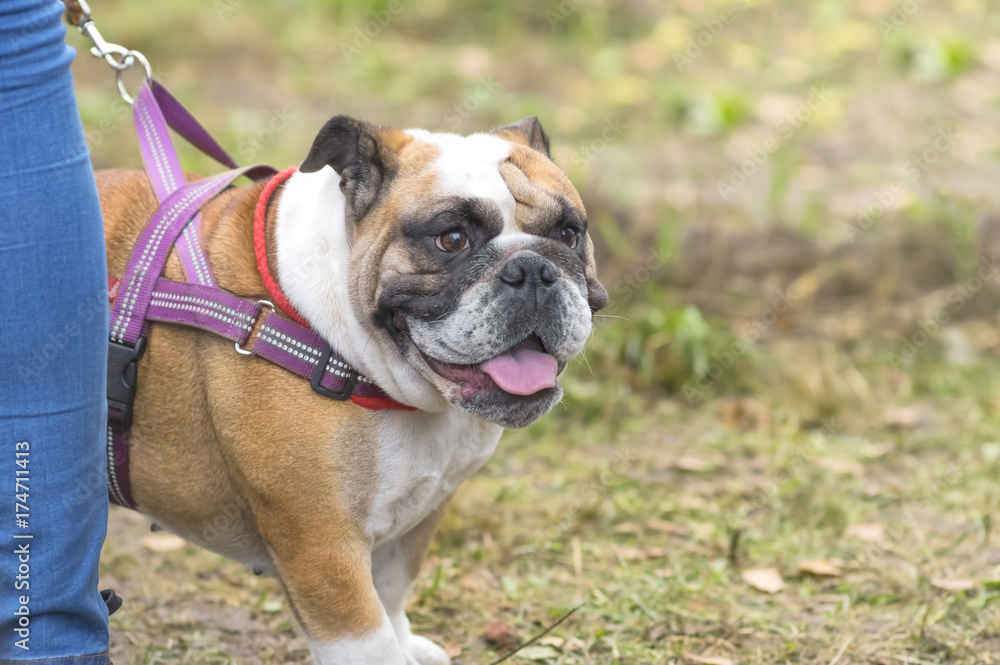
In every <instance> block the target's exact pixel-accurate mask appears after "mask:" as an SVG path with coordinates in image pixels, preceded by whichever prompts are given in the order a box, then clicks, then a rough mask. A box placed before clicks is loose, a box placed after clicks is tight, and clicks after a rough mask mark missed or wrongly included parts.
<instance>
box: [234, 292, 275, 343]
mask: <svg viewBox="0 0 1000 665" xmlns="http://www.w3.org/2000/svg"><path fill="white" fill-rule="evenodd" d="M257 304H258V305H259V307H258V308H257V313H256V314H254V317H253V321H251V322H250V332H249V333H248V337H247V344H249V343H250V338H249V335H252V334H253V329H254V328H256V327H257V322H258V321H260V317H261V316H263V315H264V308H268V309H270V310H271V311H272V312H273V311H274V303H273V302H271V301H270V300H258V301H257ZM257 334H258V335H259V334H260V331H258V332H257ZM233 346H234V347H235V348H236V353H238V354H240V355H241V356H252V355H253V349H252V348H251V349H244V348H243V347H242V346H240V343H239V342H235V343H234V344H233Z"/></svg>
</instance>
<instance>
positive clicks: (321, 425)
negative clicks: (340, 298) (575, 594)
mask: <svg viewBox="0 0 1000 665" xmlns="http://www.w3.org/2000/svg"><path fill="white" fill-rule="evenodd" d="M97 181H98V186H99V190H100V195H101V206H102V209H103V211H104V219H105V232H106V234H107V238H108V245H107V246H108V266H109V272H110V273H111V274H113V275H119V276H120V275H121V274H122V273H123V272H124V269H125V267H126V264H127V263H128V259H129V256H130V255H131V251H132V245H133V243H134V242H135V240H136V239H137V238H138V236H139V235H140V233H141V232H142V229H143V228H144V227H145V225H146V223H147V222H148V220H149V219H150V218H151V217H152V215H153V214H154V212H155V210H156V205H157V204H156V201H155V199H154V195H153V192H152V189H151V188H150V186H149V183H148V181H147V179H146V176H145V175H144V174H143V173H141V172H125V171H104V172H100V173H98V176H97ZM261 188H262V185H259V184H255V185H249V186H246V187H241V188H236V189H232V190H229V191H226V192H224V193H222V194H221V195H219V196H218V197H217V198H216V199H215V200H214V201H212V202H211V203H210V204H208V205H207V206H206V207H205V208H204V210H203V217H202V218H203V222H202V234H203V235H202V242H203V246H204V248H205V250H206V252H207V253H208V255H209V260H210V261H211V263H212V267H213V270H214V273H215V276H216V280H217V281H218V283H219V286H221V287H222V288H224V289H227V290H230V291H232V292H234V293H236V294H238V295H241V296H245V297H249V298H266V297H267V293H266V290H265V289H264V286H263V284H262V282H261V280H260V277H259V275H258V273H257V267H256V262H255V259H254V254H253V212H254V208H255V205H256V202H257V198H258V195H259V193H260V191H261ZM165 273H166V274H165V276H166V277H167V278H169V279H174V280H182V279H183V272H182V268H181V265H180V261H179V259H178V258H177V256H176V252H175V253H174V255H172V256H171V258H170V260H169V261H168V264H167V268H166V271H165ZM148 342H149V347H148V351H147V353H146V357H145V358H144V359H143V361H142V363H141V366H140V369H139V391H138V394H137V397H136V405H135V413H136V420H135V424H134V425H133V428H132V431H131V447H130V478H131V481H132V487H133V492H134V497H135V499H136V501H137V502H138V503H139V505H140V506H141V508H142V509H143V511H144V512H146V513H147V514H148V515H150V516H151V517H152V518H153V519H155V520H157V521H158V522H162V523H163V524H164V525H165V526H167V527H169V528H171V529H172V530H175V531H177V532H178V533H181V534H182V535H185V536H187V537H189V538H191V539H192V540H194V541H195V542H201V543H203V544H212V543H208V542H206V541H208V540H210V538H209V537H208V536H218V534H219V533H220V531H222V532H225V533H227V534H237V536H238V537H237V538H236V540H237V541H238V542H236V543H232V544H225V546H224V547H229V546H231V547H233V548H236V549H241V551H242V552H251V553H258V554H259V555H260V556H262V557H266V556H267V555H268V554H270V555H271V557H272V559H273V560H274V562H275V564H276V567H277V570H278V574H279V576H280V578H281V580H282V583H283V584H284V586H285V588H286V589H287V591H288V595H289V598H290V599H291V603H292V606H293V608H294V610H295V613H296V615H297V616H298V618H299V620H300V622H301V623H302V625H303V627H304V629H305V630H306V631H307V632H308V633H309V634H310V635H311V636H313V637H315V638H317V639H321V640H333V639H336V638H337V637H340V636H343V635H345V634H350V635H362V634H364V633H367V632H369V631H371V630H374V629H375V628H377V627H378V626H379V625H380V623H381V621H382V607H381V604H380V602H379V599H378V596H377V595H376V593H375V590H374V587H373V585H372V581H371V571H370V567H371V552H370V551H369V546H368V544H367V542H366V540H365V538H364V535H363V534H362V533H361V526H360V524H361V523H362V520H361V518H360V517H359V516H361V515H363V514H365V513H366V512H367V509H368V504H369V503H370V502H371V501H372V500H373V497H372V491H373V488H372V487H370V486H366V485H367V483H369V482H371V481H370V479H372V478H373V477H374V475H375V461H374V457H373V454H374V453H372V455H368V456H367V457H366V456H365V451H366V443H368V446H367V448H368V449H371V447H372V446H373V444H372V443H371V437H370V432H372V430H373V425H372V418H373V416H372V412H369V411H366V410H365V409H362V408H360V407H358V406H356V405H354V404H352V403H350V402H347V403H331V402H330V400H328V399H325V398H323V397H321V396H319V395H316V394H315V393H313V392H312V391H311V389H310V387H309V383H308V382H306V381H303V380H301V379H299V378H298V377H296V376H294V375H292V374H291V373H289V372H286V371H285V370H283V369H281V368H279V367H277V366H275V365H272V364H270V363H268V362H266V361H264V360H261V359H258V358H246V357H244V356H241V355H238V354H236V353H235V352H234V350H233V348H232V344H231V343H229V342H227V341H226V340H224V339H222V338H220V337H216V336H213V335H209V334H205V333H202V332H199V331H196V330H193V329H187V328H182V327H176V326H164V325H155V326H152V327H151V329H150V331H149V335H148ZM345 442H350V445H349V446H348V445H346V443H345ZM359 451H361V452H360V457H359ZM331 487H340V488H342V489H343V490H344V491H341V492H330V491H325V490H327V489H328V488H331ZM320 490H323V491H320ZM346 497H351V498H350V499H347V498H346ZM220 514H222V515H225V516H226V518H227V523H226V524H222V525H220V524H219V520H218V516H219V515H220ZM214 545H215V547H216V548H218V547H219V546H218V545H217V544H214ZM425 546H426V543H423V544H422V547H425ZM223 553H225V552H223ZM420 556H422V552H421V553H420ZM237 558H238V557H237Z"/></svg>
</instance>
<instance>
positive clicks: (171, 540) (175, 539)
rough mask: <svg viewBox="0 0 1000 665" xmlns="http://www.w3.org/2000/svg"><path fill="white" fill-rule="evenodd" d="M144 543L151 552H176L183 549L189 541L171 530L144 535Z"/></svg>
mask: <svg viewBox="0 0 1000 665" xmlns="http://www.w3.org/2000/svg"><path fill="white" fill-rule="evenodd" d="M142 544H143V545H144V546H145V547H146V549H147V550H149V551H150V552H160V553H162V552H176V551H177V550H179V549H183V547H184V545H186V544H187V541H186V540H184V539H183V538H181V537H180V536H175V535H174V534H172V533H170V532H169V531H156V532H154V533H150V534H147V535H145V536H143V537H142Z"/></svg>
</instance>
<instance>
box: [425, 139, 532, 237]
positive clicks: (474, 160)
mask: <svg viewBox="0 0 1000 665" xmlns="http://www.w3.org/2000/svg"><path fill="white" fill-rule="evenodd" d="M406 133H407V134H409V135H410V136H412V137H413V138H415V139H419V140H421V141H426V142H428V143H433V144H434V145H435V146H437V149H438V152H439V154H438V157H437V159H436V160H435V162H434V168H435V170H436V171H437V175H438V185H439V187H440V193H441V194H442V195H443V196H458V197H461V198H466V199H472V198H481V199H488V200H490V201H493V202H494V203H496V204H497V206H498V207H499V208H500V213H501V214H502V215H503V223H504V232H505V233H506V232H510V231H512V230H514V208H515V206H516V205H517V202H516V201H515V200H514V195H513V194H511V193H510V190H509V189H508V188H507V183H506V182H504V179H503V177H502V176H501V175H500V162H502V161H503V160H505V159H507V157H508V156H510V148H511V145H510V143H508V142H507V141H504V140H503V139H501V138H499V137H497V136H493V135H492V134H472V135H470V136H459V135H458V134H432V133H431V132H428V131H427V130H424V129H408V130H406Z"/></svg>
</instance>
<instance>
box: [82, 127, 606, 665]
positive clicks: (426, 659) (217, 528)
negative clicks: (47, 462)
mask: <svg viewBox="0 0 1000 665" xmlns="http://www.w3.org/2000/svg"><path fill="white" fill-rule="evenodd" d="M98 184H99V187H100V192H101V204H102V207H103V210H104V215H105V228H106V232H107V238H108V262H109V271H110V272H111V274H113V275H114V274H118V275H120V274H121V273H122V271H123V270H124V269H125V266H126V264H127V263H128V260H129V256H130V251H131V248H132V245H133V244H134V243H135V241H136V239H137V237H138V236H139V234H140V233H141V232H142V229H143V228H144V227H145V225H146V223H147V221H148V220H149V219H150V217H151V216H152V215H153V214H154V212H155V211H156V208H157V201H156V198H155V196H154V194H153V191H152V189H151V187H150V184H149V181H148V180H147V178H146V176H145V174H144V173H141V172H137V171H104V172H101V173H99V174H98ZM264 188H265V185H264V183H258V184H251V185H247V186H244V187H238V188H233V189H230V190H227V191H225V192H223V193H222V194H220V195H219V196H218V197H217V198H216V199H214V200H213V201H212V202H211V203H209V204H208V205H206V206H205V207H204V208H203V209H202V218H201V221H200V229H199V233H200V238H199V240H200V243H201V246H202V248H203V249H204V251H205V253H206V254H207V256H208V258H209V262H210V264H211V271H212V274H213V276H214V279H215V281H216V282H217V283H218V285H219V286H220V287H221V288H223V289H226V290H227V291H230V292H232V293H233V294H236V295H238V296H241V297H244V298H261V299H266V298H269V294H268V289H266V288H265V285H264V282H263V280H262V278H261V274H260V271H259V270H258V262H257V260H255V252H254V232H253V227H254V213H255V209H256V208H257V206H258V202H259V200H260V199H261V195H262V192H263V191H264ZM266 206H267V207H266V210H267V214H266V236H265V241H266V242H265V244H266V255H267V263H268V265H269V266H270V272H271V274H272V275H273V277H274V279H275V280H276V282H277V284H278V286H279V287H280V290H281V292H282V293H283V294H284V296H285V297H286V298H287V301H288V302H289V303H290V305H291V306H292V307H294V310H295V311H296V312H297V313H298V314H299V315H301V317H302V318H303V319H304V320H305V321H307V322H308V324H309V326H310V327H311V328H312V329H313V330H314V331H315V333H317V334H318V335H319V336H321V337H322V338H323V340H325V341H326V342H327V343H328V344H329V345H330V347H332V349H334V350H335V351H336V353H337V354H339V356H340V357H341V358H343V359H344V360H346V361H347V362H348V363H350V365H351V366H353V368H354V369H355V370H357V372H358V373H359V374H361V375H362V376H363V377H364V379H365V380H366V381H368V382H371V383H372V384H374V385H376V386H378V387H379V388H381V389H382V390H383V391H384V392H385V393H386V394H388V395H389V397H391V398H392V400H395V402H396V403H398V405H399V407H400V408H365V406H364V405H363V404H364V403H363V402H361V403H358V401H337V400H334V399H328V398H327V397H324V396H323V395H322V394H317V392H316V391H314V390H313V389H311V387H310V383H309V381H303V380H302V379H301V378H300V377H298V376H296V375H294V374H292V373H290V372H288V371H285V370H284V369H282V368H281V367H278V366H277V365H274V364H271V363H269V362H266V361H265V360H263V359H261V358H256V357H247V356H245V355H241V354H239V353H236V352H235V351H234V349H233V345H232V343H231V342H227V341H226V340H224V339H222V338H220V337H217V336H214V335H212V334H209V333H206V332H203V331H199V330H196V329H193V328H185V327H179V326H171V325H167V324H155V323H154V324H151V325H150V327H149V331H148V335H147V341H148V344H147V351H146V354H145V356H144V358H143V359H142V360H141V364H140V369H139V372H140V375H141V380H140V382H139V389H138V394H137V396H136V400H135V407H134V424H133V425H132V429H131V432H130V470H129V477H130V479H131V485H132V492H133V496H134V499H135V502H136V503H137V504H138V506H139V508H140V510H142V512H144V513H145V514H147V515H148V516H149V517H151V518H152V519H154V520H155V521H156V522H157V523H159V524H161V525H163V526H164V527H166V528H168V529H170V530H172V531H174V532H176V533H178V534H180V535H181V536H183V537H185V538H187V539H189V540H191V541H192V542H195V543H198V544H200V545H202V546H204V547H207V548H209V549H212V550H214V551H216V552H219V553H221V554H223V555H226V556H229V557H232V558H233V559H236V560H239V561H242V562H245V563H247V564H248V565H250V566H253V567H255V568H258V569H264V570H267V571H269V572H271V573H273V574H275V575H277V576H278V577H279V578H280V580H281V582H282V584H283V585H284V587H285V589H286V590H287V593H288V597H289V599H290V603H291V606H292V608H293V609H294V612H295V616H296V617H297V619H298V621H299V623H300V625H301V627H302V629H303V631H304V632H305V634H306V636H307V639H308V641H309V645H310V648H311V651H312V654H313V659H314V660H315V662H317V663H324V664H331V665H332V664H336V665H343V664H354V663H358V664H364V665H403V664H408V665H412V664H415V663H416V664H419V665H438V664H441V663H448V662H449V659H448V656H447V655H446V654H445V652H444V651H443V650H442V649H441V648H440V647H438V646H437V645H435V644H433V643H432V642H430V641H429V640H426V639H424V638H422V637H418V636H415V635H412V634H411V632H410V626H409V622H408V620H407V618H406V615H405V613H404V604H405V600H406V596H407V593H408V591H409V589H410V586H411V584H412V582H413V579H414V578H415V576H416V574H417V571H418V569H419V566H420V562H421V559H422V558H423V555H424V551H425V549H426V547H427V544H428V542H429V540H430V538H431V536H432V534H433V532H434V529H435V526H436V525H437V522H438V520H439V518H440V516H441V514H442V511H443V510H444V507H445V504H446V502H447V500H448V497H449V496H450V495H451V494H452V492H454V490H455V488H456V487H457V486H458V484H459V483H461V482H462V481H463V480H465V479H466V478H468V477H469V476H470V475H471V474H472V473H474V472H475V471H476V470H477V469H479V468H480V467H481V466H482V465H483V464H484V463H485V462H486V460H487V459H488V458H489V456H490V455H491V454H492V453H493V451H494V449H495V447H496V445H497V441H498V440H499V438H500V434H501V431H502V428H504V427H524V426H526V425H528V424H530V423H531V422H533V421H534V420H535V419H536V418H538V417H539V416H542V415H543V414H545V413H546V412H548V411H549V410H550V409H551V408H552V407H553V406H554V405H555V404H556V403H557V402H559V400H560V399H561V397H562V388H561V387H560V385H559V379H558V377H559V373H560V372H561V371H562V369H563V367H564V366H565V365H566V363H567V362H568V361H569V360H570V359H572V358H573V357H574V356H576V355H577V354H578V353H580V351H581V350H582V349H583V346H584V343H585V342H586V340H587V338H588V337H589V335H590V332H591V322H592V317H593V313H594V312H595V311H597V310H598V309H600V308H601V307H603V306H604V305H605V304H606V302H607V294H606V293H605V291H604V289H603V288H602V287H601V285H600V284H599V283H598V281H597V278H596V273H595V267H594V259H593V246H592V244H591V241H590V238H589V236H588V235H587V217H586V212H585V211H584V208H583V204H582V202H581V200H580V197H579V195H578V194H577V192H576V190H575V189H574V188H573V186H572V185H571V184H570V181H569V179H568V178H567V177H566V176H565V175H564V174H563V173H562V171H560V169H559V168H558V167H557V166H556V165H555V164H554V163H553V162H552V161H551V160H550V159H549V155H548V139H547V137H546V135H545V133H544V132H543V131H542V128H541V126H540V125H539V123H538V121H537V119H535V118H526V119H524V120H522V121H520V122H518V123H515V124H513V125H508V126H506V127H501V128H498V129H495V130H493V131H492V132H490V133H484V134H473V135H471V136H467V137H462V136H458V135H454V134H434V133H430V132H427V131H424V130H406V131H403V130H399V129H394V128H389V127H382V126H376V125H372V124H369V123H366V122H362V121H359V120H354V119H351V118H347V117H343V116H338V117H335V118H333V119H332V120H330V121H329V122H327V123H326V125H325V126H324V127H323V128H322V129H321V130H320V132H319V134H318V136H317V137H316V139H315V142H314V143H313V145H312V148H311V149H310V150H309V152H308V155H307V156H306V158H305V160H304V161H303V163H302V164H301V166H300V167H299V169H298V171H297V172H296V173H294V174H293V175H291V176H290V177H288V178H287V180H285V181H284V182H283V183H282V184H281V185H280V186H278V187H277V188H276V189H274V190H273V193H271V194H270V198H269V199H267V201H266ZM164 276H165V277H166V278H168V279H175V280H179V281H182V280H183V267H182V264H181V261H180V259H179V258H178V256H176V252H175V255H173V256H171V258H170V260H169V261H168V263H167V267H166V270H165V275H164ZM269 315H270V316H282V315H283V314H282V312H281V311H280V310H275V311H274V312H270V314H269ZM369 406H370V405H369Z"/></svg>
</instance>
